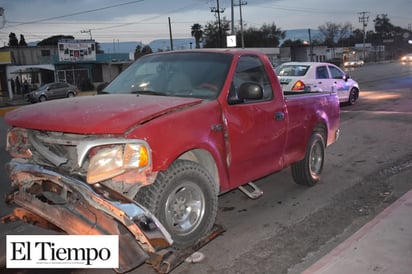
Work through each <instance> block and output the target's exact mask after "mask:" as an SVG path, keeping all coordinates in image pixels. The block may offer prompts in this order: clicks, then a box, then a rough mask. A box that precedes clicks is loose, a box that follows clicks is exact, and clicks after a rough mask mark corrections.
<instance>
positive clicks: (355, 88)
mask: <svg viewBox="0 0 412 274" xmlns="http://www.w3.org/2000/svg"><path fill="white" fill-rule="evenodd" d="M352 89H354V90H355V91H356V99H358V98H359V89H358V88H357V87H353V88H352Z"/></svg>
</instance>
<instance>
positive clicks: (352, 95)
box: [348, 88, 358, 106]
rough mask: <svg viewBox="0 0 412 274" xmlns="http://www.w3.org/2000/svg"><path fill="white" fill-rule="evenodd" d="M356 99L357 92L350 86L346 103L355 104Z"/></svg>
mask: <svg viewBox="0 0 412 274" xmlns="http://www.w3.org/2000/svg"><path fill="white" fill-rule="evenodd" d="M356 99H358V94H357V92H356V89H355V88H352V89H351V90H350V92H349V99H348V105H350V106H352V105H354V104H355V102H356Z"/></svg>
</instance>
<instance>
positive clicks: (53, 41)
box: [37, 35, 74, 46]
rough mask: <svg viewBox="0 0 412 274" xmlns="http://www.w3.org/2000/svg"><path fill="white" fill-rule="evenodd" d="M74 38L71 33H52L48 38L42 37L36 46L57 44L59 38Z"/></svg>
mask: <svg viewBox="0 0 412 274" xmlns="http://www.w3.org/2000/svg"><path fill="white" fill-rule="evenodd" d="M63 39H64V40H74V37H73V36H71V35H54V36H51V37H49V38H46V39H43V40H42V41H40V42H39V43H37V45H38V46H57V44H58V42H59V40H63Z"/></svg>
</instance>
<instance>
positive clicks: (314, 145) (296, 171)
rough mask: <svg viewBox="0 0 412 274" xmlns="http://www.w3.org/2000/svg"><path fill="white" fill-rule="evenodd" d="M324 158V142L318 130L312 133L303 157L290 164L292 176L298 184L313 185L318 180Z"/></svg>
mask: <svg viewBox="0 0 412 274" xmlns="http://www.w3.org/2000/svg"><path fill="white" fill-rule="evenodd" d="M324 160H325V142H324V140H323V136H322V135H321V134H320V133H319V132H314V133H312V136H311V137H310V139H309V142H308V145H307V147H306V154H305V158H304V159H303V160H301V161H299V162H296V163H294V164H292V176H293V179H294V180H295V182H296V183H297V184H299V185H306V186H313V185H315V184H316V183H317V182H319V179H320V174H321V173H322V169H323V162H324Z"/></svg>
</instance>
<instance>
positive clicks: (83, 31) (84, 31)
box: [80, 29, 93, 40]
mask: <svg viewBox="0 0 412 274" xmlns="http://www.w3.org/2000/svg"><path fill="white" fill-rule="evenodd" d="M80 32H81V33H88V34H89V35H90V40H93V39H92V30H91V29H88V30H81V31H80Z"/></svg>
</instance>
